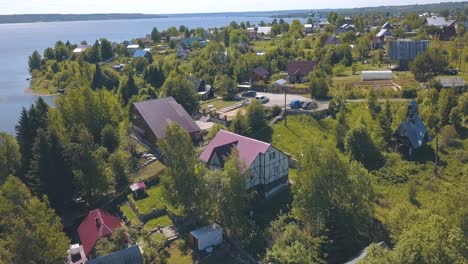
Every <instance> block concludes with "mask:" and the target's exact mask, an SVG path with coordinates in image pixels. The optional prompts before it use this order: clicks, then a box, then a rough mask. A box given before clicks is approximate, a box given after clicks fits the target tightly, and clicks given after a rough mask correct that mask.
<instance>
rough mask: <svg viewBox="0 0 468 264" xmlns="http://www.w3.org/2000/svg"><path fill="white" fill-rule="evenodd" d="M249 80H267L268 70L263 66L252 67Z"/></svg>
mask: <svg viewBox="0 0 468 264" xmlns="http://www.w3.org/2000/svg"><path fill="white" fill-rule="evenodd" d="M249 76H250V81H251V82H258V81H264V82H266V81H268V77H270V72H269V71H268V70H267V69H265V68H263V67H258V68H256V69H254V70H253V71H251V72H250V74H249Z"/></svg>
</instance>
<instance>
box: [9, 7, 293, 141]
mask: <svg viewBox="0 0 468 264" xmlns="http://www.w3.org/2000/svg"><path fill="white" fill-rule="evenodd" d="M262 15H263V17H260V16H239V15H219V14H218V15H217V14H213V15H203V16H202V15H173V16H169V17H167V18H156V19H138V20H106V21H75V22H49V23H26V24H0V43H2V46H3V47H4V51H3V54H2V56H1V60H0V131H6V132H8V133H14V127H15V125H16V122H17V121H18V117H19V114H20V112H21V109H22V108H23V107H29V106H30V105H31V104H32V103H34V101H35V100H36V98H37V97H35V96H33V95H30V94H27V93H25V90H26V88H27V87H28V85H29V81H27V80H26V78H28V76H29V74H28V56H29V55H31V53H32V52H33V51H34V50H37V51H39V53H41V54H42V53H43V51H44V49H46V48H47V47H53V46H54V45H55V42H56V41H58V40H62V41H67V40H69V41H70V42H71V43H79V42H81V41H82V40H86V41H87V42H88V43H94V41H95V40H96V39H99V38H107V39H109V40H110V41H117V42H121V41H124V40H131V39H133V38H137V37H144V36H145V35H146V34H149V33H150V32H151V30H152V29H153V27H157V28H158V30H160V31H161V30H164V29H167V28H169V27H172V26H176V27H179V26H180V25H186V26H188V27H189V28H197V27H203V28H210V27H223V26H227V25H229V23H230V22H231V21H237V22H241V21H250V22H251V23H252V24H255V23H259V22H260V21H262V20H263V21H266V22H268V21H271V20H272V18H271V17H266V16H267V15H265V14H262ZM285 20H286V21H288V22H291V20H292V19H285ZM44 99H45V100H46V101H47V102H49V103H50V102H51V101H52V98H51V97H44Z"/></svg>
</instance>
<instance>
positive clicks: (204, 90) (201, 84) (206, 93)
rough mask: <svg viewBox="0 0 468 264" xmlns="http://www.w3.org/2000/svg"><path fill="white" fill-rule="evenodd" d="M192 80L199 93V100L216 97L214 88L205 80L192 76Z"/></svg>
mask: <svg viewBox="0 0 468 264" xmlns="http://www.w3.org/2000/svg"><path fill="white" fill-rule="evenodd" d="M190 81H191V82H192V83H193V89H194V90H195V92H196V93H197V95H198V98H199V100H208V99H210V98H213V97H214V90H213V89H212V87H211V85H209V84H207V83H206V81H205V80H203V79H200V78H190Z"/></svg>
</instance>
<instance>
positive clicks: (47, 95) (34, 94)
mask: <svg viewBox="0 0 468 264" xmlns="http://www.w3.org/2000/svg"><path fill="white" fill-rule="evenodd" d="M24 92H25V93H27V94H29V95H32V96H40V97H52V96H57V95H59V94H60V93H53V94H43V93H38V92H36V91H34V90H32V89H31V87H28V88H26V89H25V90H24Z"/></svg>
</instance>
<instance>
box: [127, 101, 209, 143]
mask: <svg viewBox="0 0 468 264" xmlns="http://www.w3.org/2000/svg"><path fill="white" fill-rule="evenodd" d="M130 111H131V118H132V122H133V131H134V132H135V134H136V135H137V136H138V137H139V138H141V139H143V140H145V141H147V143H149V144H150V145H154V144H156V142H157V140H158V139H162V138H165V137H166V127H167V126H168V125H169V124H171V123H175V124H177V125H179V126H181V127H182V128H183V129H184V130H185V131H187V133H189V134H190V136H191V137H192V139H193V140H199V139H200V137H201V132H200V128H199V127H198V126H197V124H196V123H195V121H193V119H192V117H191V116H190V115H189V114H188V113H187V111H185V109H184V108H183V107H182V105H180V104H179V103H177V102H176V100H174V98H172V97H166V98H160V99H154V100H148V101H144V102H138V103H133V105H132V107H131V110H130Z"/></svg>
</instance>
